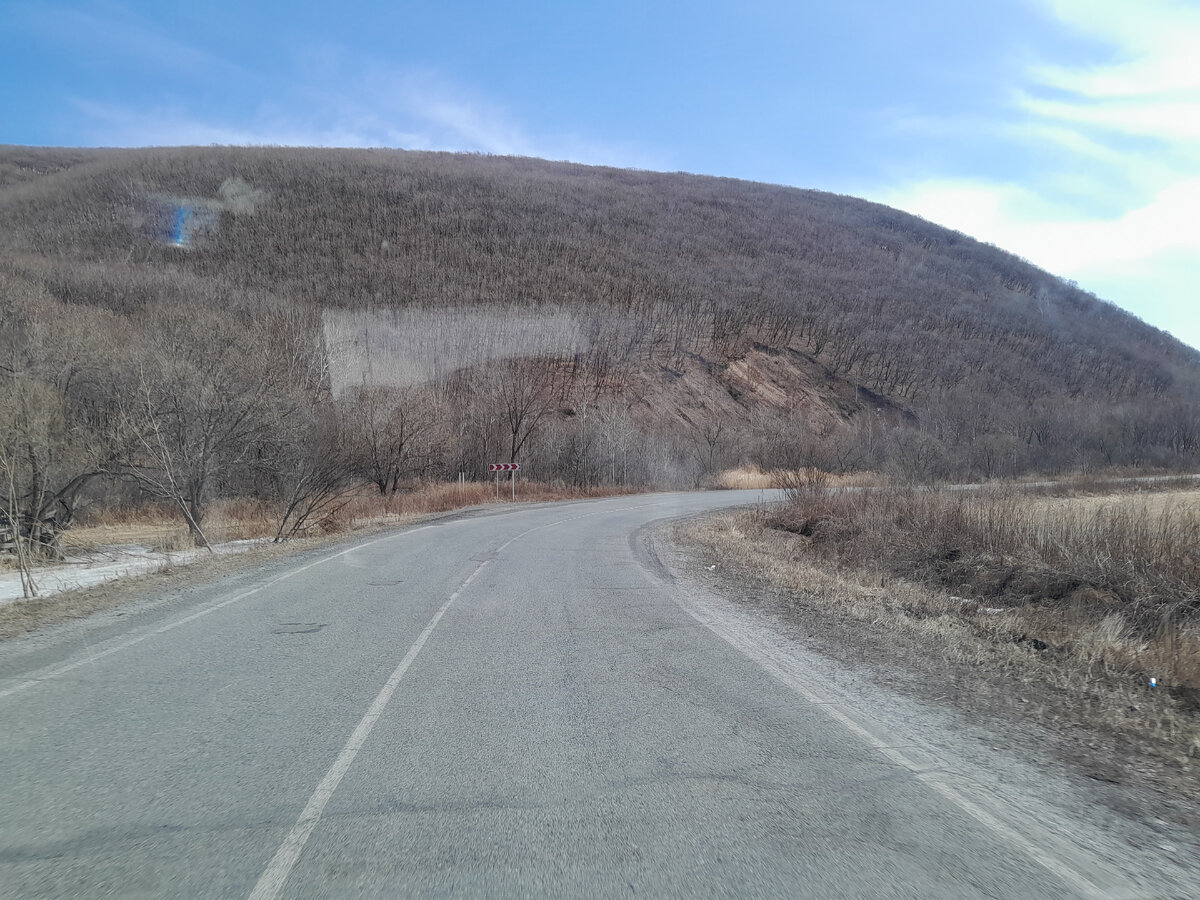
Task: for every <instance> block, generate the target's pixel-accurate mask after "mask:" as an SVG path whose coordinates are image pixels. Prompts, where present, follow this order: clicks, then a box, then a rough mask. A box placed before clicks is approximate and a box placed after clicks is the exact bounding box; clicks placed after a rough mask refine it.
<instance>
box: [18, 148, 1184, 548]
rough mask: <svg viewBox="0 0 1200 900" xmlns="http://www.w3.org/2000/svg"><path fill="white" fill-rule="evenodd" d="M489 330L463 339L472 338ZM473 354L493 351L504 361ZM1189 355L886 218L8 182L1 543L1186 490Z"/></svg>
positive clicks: (302, 184)
mask: <svg viewBox="0 0 1200 900" xmlns="http://www.w3.org/2000/svg"><path fill="white" fill-rule="evenodd" d="M472 322H473V323H474V324H473V325H472V326H471V327H465V326H464V325H463V323H472ZM489 335H490V336H491V337H489ZM485 344H486V346H484V345H485ZM1198 394H1200V355H1198V354H1197V353H1195V352H1194V351H1192V350H1190V349H1188V348H1186V347H1184V346H1183V345H1182V344H1180V343H1178V342H1177V341H1174V340H1173V339H1172V338H1170V337H1169V336H1168V335H1165V334H1163V333H1162V332H1159V331H1156V330H1154V329H1152V328H1150V327H1148V326H1146V325H1144V324H1143V323H1140V322H1138V321H1137V320H1135V319H1132V318H1131V317H1129V316H1127V315H1125V314H1124V313H1122V312H1120V311H1119V310H1117V309H1116V308H1115V307H1112V306H1111V305H1109V304H1106V303H1104V302H1102V301H1100V300H1097V299H1096V298H1094V297H1091V296H1090V295H1087V294H1085V293H1083V292H1081V291H1079V290H1077V289H1076V288H1074V287H1073V286H1071V285H1068V284H1065V283H1063V282H1062V281H1060V280H1059V279H1056V278H1054V277H1053V276H1050V275H1048V274H1047V273H1045V272H1042V271H1039V270H1037V269H1035V268H1034V267H1032V266H1030V265H1029V264H1027V263H1025V262H1023V261H1022V260H1019V259H1016V258H1015V257H1012V256H1010V255H1008V254H1005V253H1003V252H1001V251H999V250H997V249H995V248H992V247H988V246H985V245H982V244H979V243H978V242H975V241H972V240H970V239H968V238H966V237H964V236H963V235H960V234H957V233H955V232H951V231H947V230H946V229H942V228H938V227H937V226H934V225H932V224H930V223H928V222H924V221H922V220H920V219H918V218H915V217H912V216H907V215H904V214H902V213H898V212H896V211H895V210H890V209H887V208H886V207H882V206H879V205H876V204H871V203H866V202H864V201H859V200H855V199H853V198H848V197H837V196H833V195H829V194H822V193H819V192H814V191H800V190H794V189H788V188H781V187H775V186H770V185H761V184H751V183H746V182H738V181H732V180H726V179H713V178H700V177H693V176H685V175H663V174H656V173H650V172H631V171H617V170H611V169H600V168H590V167H584V166H575V165H567V164H557V163H547V162H542V161H537V160H527V159H504V158H492V157H478V156H464V155H452V154H431V153H406V152H401V151H388V152H374V151H335V150H300V149H279V148H255V149H238V148H177V149H148V150H129V151H103V152H101V151H94V152H93V151H75V150H72V151H59V150H37V149H30V148H0V474H3V475H4V479H5V481H4V486H5V489H4V491H3V492H2V493H3V494H4V496H3V497H0V500H3V504H0V505H2V510H0V516H2V517H3V519H4V522H5V523H10V525H9V526H5V525H4V523H0V530H3V528H4V527H11V528H15V529H16V530H17V531H19V532H20V533H21V535H22V538H23V543H22V542H21V541H18V542H16V543H17V544H18V545H20V546H22V547H24V548H25V549H27V550H28V551H29V552H30V553H32V554H44V555H51V556H52V555H54V554H55V553H56V552H57V547H58V542H59V540H60V539H61V535H62V533H63V532H64V530H65V529H67V528H69V527H70V526H71V525H72V524H73V522H74V520H75V519H76V517H77V516H78V515H79V514H80V512H81V511H83V510H84V509H86V508H87V507H88V506H89V505H90V504H91V505H94V504H99V505H101V506H109V505H111V504H112V503H114V502H118V501H119V502H123V503H134V504H137V503H145V502H152V503H165V504H167V505H168V506H169V507H170V508H172V509H173V510H174V511H175V514H176V515H177V516H178V517H179V519H180V520H181V521H182V522H183V523H184V524H185V525H186V527H187V529H188V534H189V536H190V540H193V541H195V542H197V543H199V544H201V545H203V544H204V543H205V542H206V541H207V540H208V539H209V538H210V535H209V530H210V528H211V527H214V525H213V523H212V521H211V519H210V518H209V517H210V511H211V509H213V508H214V506H213V505H214V504H216V503H219V502H222V501H234V500H238V499H244V500H248V501H254V502H260V503H262V504H263V505H264V506H263V508H264V509H269V511H270V513H269V514H270V516H271V517H272V522H273V530H272V534H273V536H274V537H276V538H277V539H280V540H283V539H286V538H288V537H289V536H292V535H296V534H301V533H305V532H307V531H310V530H312V529H314V528H318V527H321V526H320V523H322V522H325V521H333V520H334V519H336V518H337V517H338V516H339V515H342V514H343V512H342V511H343V510H344V508H345V506H346V504H347V503H351V502H354V501H353V498H354V497H355V496H357V495H358V492H359V489H360V487H361V486H362V485H363V484H371V485H374V488H375V490H376V491H377V492H378V493H379V495H380V496H381V497H384V498H390V497H394V496H396V495H398V494H400V493H402V492H403V490H404V487H403V486H404V485H408V484H411V483H413V480H414V479H429V478H432V479H440V480H455V479H456V478H457V477H458V476H459V475H460V473H461V474H462V475H464V476H465V478H466V480H467V481H468V482H474V481H477V480H482V479H486V477H487V476H486V466H487V464H488V463H492V462H508V461H516V460H519V461H520V462H521V464H522V467H523V468H522V471H523V473H526V474H528V475H531V476H533V477H534V478H536V479H538V480H541V481H562V482H563V483H565V484H567V485H570V486H571V487H572V488H573V489H580V490H587V489H591V488H605V489H608V488H614V487H626V486H629V487H638V486H643V487H644V486H649V485H662V486H685V485H700V484H711V483H712V482H713V479H714V478H715V476H716V475H717V474H718V473H720V472H721V471H724V470H726V469H729V468H732V467H736V466H739V465H750V466H757V467H759V468H760V469H761V470H763V471H768V470H772V469H776V468H783V469H787V470H791V471H798V470H802V469H804V468H805V467H816V468H819V469H821V470H823V471H829V472H833V473H836V474H838V475H839V476H849V475H853V474H855V473H861V472H875V473H880V475H882V476H890V477H893V478H901V479H905V480H910V481H920V482H930V481H935V480H938V479H951V478H957V479H964V478H994V477H1001V476H1011V475H1014V474H1019V473H1025V472H1046V473H1057V472H1063V471H1072V470H1094V469H1098V468H1105V467H1111V466H1126V467H1133V468H1136V469H1139V470H1145V469H1151V468H1154V469H1185V468H1188V467H1191V466H1195V465H1196V464H1197V463H1198V462H1200V413H1198V412H1197V409H1196V407H1195V403H1194V398H1195V397H1196V396H1197V395H1198Z"/></svg>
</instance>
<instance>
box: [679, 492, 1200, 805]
mask: <svg viewBox="0 0 1200 900" xmlns="http://www.w3.org/2000/svg"><path fill="white" fill-rule="evenodd" d="M1198 535H1200V490H1196V489H1195V488H1192V489H1189V490H1178V489H1176V490H1171V491H1158V492H1155V493H1152V494H1138V493H1125V494H1108V495H1088V496H1075V497H1061V496H1050V495H1045V496H1032V497H1031V496H1030V495H1029V494H1028V493H1027V492H1017V491H1012V490H1005V489H994V490H985V491H978V492H964V491H952V490H945V491H904V490H879V491H859V492H845V491H832V490H827V489H813V490H801V489H798V490H794V491H793V492H792V499H791V501H790V502H789V503H787V504H785V505H784V506H782V507H781V508H779V509H775V510H768V511H755V512H742V513H733V514H725V515H721V516H717V517H712V518H708V519H705V520H700V521H697V522H693V523H689V524H688V525H686V526H684V533H683V537H684V538H685V539H687V540H689V541H690V542H691V543H693V544H697V545H699V546H700V547H702V548H703V549H704V550H705V551H706V553H707V554H708V555H709V558H711V559H713V560H718V561H722V562H723V563H724V564H725V565H726V566H727V567H732V568H733V569H735V570H736V571H737V572H738V573H739V575H740V577H741V578H743V579H744V578H747V577H749V578H753V579H757V580H758V581H759V582H760V583H761V584H763V585H764V586H768V587H770V588H773V589H774V590H775V592H776V595H777V596H779V597H780V598H781V599H782V600H783V603H784V605H785V607H786V611H787V612H788V613H790V614H792V615H800V616H807V617H808V619H809V624H810V625H811V624H815V626H816V628H817V629H830V628H832V629H834V630H837V629H839V628H840V629H842V630H841V631H840V632H839V639H842V640H845V641H850V642H851V643H854V644H855V646H856V651H857V655H858V658H860V659H866V660H867V661H868V662H876V663H878V664H879V665H880V666H890V667H900V668H903V669H907V670H908V671H910V672H911V673H914V674H915V675H916V676H917V680H923V681H924V682H926V683H928V684H932V685H937V686H938V687H937V688H936V691H937V693H939V694H940V695H947V696H949V695H953V698H954V699H956V700H960V701H962V702H963V703H965V704H968V705H972V704H973V705H975V706H982V707H986V708H987V709H989V710H992V711H1006V712H1008V713H1015V714H1017V715H1019V717H1020V718H1021V719H1022V720H1023V721H1026V722H1029V721H1031V720H1032V721H1035V722H1037V723H1039V724H1040V725H1042V726H1046V727H1048V728H1049V729H1051V730H1053V731H1055V732H1056V733H1057V734H1058V736H1059V737H1060V738H1063V739H1064V740H1066V741H1067V743H1070V744H1073V745H1074V746H1075V747H1076V749H1080V748H1082V749H1083V750H1084V751H1092V752H1087V753H1085V755H1088V756H1090V757H1091V758H1092V759H1093V761H1096V760H1102V761H1105V762H1106V765H1104V766H1102V768H1104V770H1105V772H1106V773H1107V774H1106V775H1105V776H1104V777H1105V780H1123V779H1126V778H1133V777H1134V775H1137V778H1136V780H1144V779H1143V776H1144V777H1145V778H1146V779H1149V781H1151V782H1153V783H1154V784H1157V785H1159V786H1164V785H1167V786H1171V789H1172V790H1176V791H1182V792H1183V793H1185V794H1187V795H1188V796H1190V797H1192V798H1193V799H1200V603H1198V599H1197V598H1198V596H1200V563H1198V562H1197V559H1198V558H1200V551H1198V550H1197V547H1196V540H1197V536H1198ZM847 629H848V630H847ZM1151 678H1153V679H1155V684H1156V686H1155V687H1151V682H1150V679H1151Z"/></svg>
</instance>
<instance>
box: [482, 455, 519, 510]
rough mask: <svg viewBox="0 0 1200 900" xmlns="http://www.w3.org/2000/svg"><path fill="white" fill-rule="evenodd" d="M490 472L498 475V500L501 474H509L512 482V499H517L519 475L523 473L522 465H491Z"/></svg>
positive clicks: (498, 497)
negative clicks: (520, 472)
mask: <svg viewBox="0 0 1200 900" xmlns="http://www.w3.org/2000/svg"><path fill="white" fill-rule="evenodd" d="M488 471H489V472H495V473H496V499H497V500H499V499H500V473H501V472H509V473H510V479H511V481H512V498H513V500H514V501H515V500H516V499H517V473H518V472H519V471H521V464H520V463H491V464H490V465H489V466H488Z"/></svg>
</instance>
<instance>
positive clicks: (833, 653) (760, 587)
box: [634, 518, 1200, 896]
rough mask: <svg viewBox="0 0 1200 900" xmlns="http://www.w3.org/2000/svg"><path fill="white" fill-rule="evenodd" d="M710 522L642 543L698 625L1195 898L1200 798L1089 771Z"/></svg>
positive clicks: (647, 534) (649, 561)
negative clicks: (788, 580)
mask: <svg viewBox="0 0 1200 900" xmlns="http://www.w3.org/2000/svg"><path fill="white" fill-rule="evenodd" d="M698 521H703V518H693V519H684V520H676V521H673V522H667V523H659V524H656V525H654V526H651V527H649V528H646V529H643V530H642V531H641V532H640V533H639V534H638V535H637V536H636V537H635V539H634V543H635V549H637V550H638V552H639V556H640V557H641V558H642V561H643V563H644V564H645V565H646V566H647V568H648V570H649V571H650V572H651V573H652V574H654V575H655V577H657V578H658V579H659V580H663V581H664V582H666V583H669V585H670V586H671V588H672V590H673V592H674V594H675V596H676V597H677V598H679V599H680V602H681V605H685V608H687V609H688V611H689V612H691V613H692V614H693V615H694V616H696V617H697V618H698V619H700V620H702V621H704V620H708V621H712V622H717V623H719V626H720V627H721V628H722V629H724V630H726V631H728V632H729V633H731V634H733V635H735V638H734V639H735V640H736V641H738V642H742V643H745V644H746V646H747V647H750V648H758V649H751V650H750V651H749V652H751V653H761V655H762V656H763V657H764V658H765V659H766V660H767V662H766V665H765V667H768V668H770V667H771V665H773V663H772V662H771V661H770V660H772V659H773V660H775V661H776V663H775V664H777V665H779V666H782V667H783V668H784V669H787V670H788V671H790V672H792V673H794V675H795V677H797V678H799V679H800V680H801V682H802V683H803V684H805V685H808V687H804V688H801V691H802V692H803V691H810V692H812V694H813V696H817V695H820V696H823V697H826V698H828V699H827V700H826V701H823V702H827V703H829V704H830V705H831V706H832V707H835V708H837V709H840V710H844V711H845V712H846V714H847V715H848V716H850V717H851V719H852V720H853V721H854V722H857V723H861V724H862V725H863V727H864V728H866V729H867V730H869V731H870V732H871V733H872V734H873V735H877V736H879V738H880V740H881V741H882V742H883V744H885V745H886V746H887V747H903V748H909V749H906V750H905V751H903V752H905V753H906V754H907V755H908V756H909V757H911V758H912V759H916V760H929V761H930V764H931V765H932V766H933V767H934V768H937V769H939V770H944V771H947V772H949V773H951V774H952V777H953V778H954V780H955V783H956V784H959V785H965V786H967V788H966V790H967V792H968V794H969V795H970V796H974V797H975V798H976V799H978V800H980V801H981V802H982V803H984V804H985V805H986V806H987V807H988V808H993V809H998V810H999V811H1000V814H1001V815H1003V816H1004V817H1005V818H1006V819H1007V820H1008V821H1010V822H1012V823H1013V826H1014V827H1018V828H1019V827H1022V823H1028V822H1036V823H1040V826H1039V827H1042V828H1049V829H1050V833H1051V834H1053V833H1055V832H1056V831H1057V832H1062V833H1066V834H1070V835H1072V837H1073V839H1074V840H1075V841H1076V842H1080V841H1082V843H1083V845H1084V846H1085V848H1086V850H1087V852H1086V853H1085V858H1086V859H1087V860H1092V861H1094V860H1103V859H1105V858H1114V859H1121V860H1123V862H1125V863H1126V865H1128V866H1132V867H1133V868H1134V869H1136V870H1137V875H1138V877H1137V879H1136V880H1137V881H1138V882H1139V883H1141V884H1143V885H1144V884H1145V882H1146V879H1150V880H1154V881H1157V878H1158V876H1157V875H1155V874H1154V873H1155V872H1156V871H1161V872H1162V873H1164V875H1163V877H1164V878H1165V879H1166V880H1165V881H1163V882H1161V883H1158V884H1157V885H1156V887H1155V890H1156V891H1159V892H1166V893H1161V895H1163V896H1172V895H1177V896H1188V891H1187V890H1184V891H1183V892H1182V893H1179V894H1174V893H1173V891H1175V890H1178V889H1179V886H1180V885H1188V884H1193V885H1194V884H1195V883H1197V882H1198V881H1200V867H1198V866H1197V860H1200V852H1198V851H1200V810H1198V809H1197V806H1196V804H1194V803H1192V802H1190V801H1188V800H1186V799H1184V798H1181V797H1179V796H1173V795H1171V794H1170V793H1169V792H1167V791H1163V790H1161V789H1155V788H1154V787H1150V786H1146V785H1145V784H1142V783H1138V782H1136V781H1132V780H1130V779H1125V780H1117V779H1114V778H1110V777H1106V776H1105V774H1104V772H1103V771H1101V772H1097V771H1095V770H1093V769H1089V763H1091V762H1092V757H1089V756H1085V755H1082V754H1079V753H1078V752H1076V753H1074V754H1072V753H1071V752H1070V748H1069V747H1064V746H1062V743H1061V742H1062V741H1064V740H1065V739H1064V738H1063V736H1061V735H1058V734H1054V733H1048V732H1047V730H1046V729H1045V728H1044V727H1043V726H1042V724H1041V723H1034V722H1023V721H1022V720H1021V719H1020V717H1019V716H1016V717H1010V716H1004V715H1002V714H1000V713H999V711H998V710H997V709H996V708H995V706H994V704H990V703H986V702H984V703H973V702H972V698H971V694H970V692H969V690H968V688H969V687H970V686H969V685H964V684H962V683H960V682H961V681H962V679H961V678H960V674H961V673H960V672H959V671H958V667H957V666H956V664H955V661H954V660H949V659H945V658H942V657H939V656H938V655H937V654H936V653H933V652H930V648H929V647H922V646H921V645H920V642H919V641H917V640H915V639H914V638H913V637H912V636H911V635H903V634H898V633H897V632H896V631H895V630H894V629H888V628H886V627H885V626H884V625H882V624H879V623H864V622H858V621H853V620H849V619H847V618H845V617H842V616H838V615H836V614H834V613H832V612H831V611H829V610H828V609H822V608H820V606H819V605H817V604H813V603H805V602H802V601H800V600H798V598H797V597H796V596H794V594H792V593H791V592H788V591H784V590H782V589H780V588H779V587H777V586H774V585H772V584H770V583H769V582H767V581H766V580H765V579H764V578H762V577H761V574H760V573H757V572H755V571H753V570H751V569H747V568H745V567H741V568H739V567H738V566H737V565H734V564H733V563H732V562H731V561H729V560H728V559H723V558H720V557H718V555H717V554H715V553H714V552H713V551H712V549H711V548H710V547H706V546H705V545H704V544H703V543H701V542H699V541H697V540H696V539H695V536H694V532H693V531H691V528H690V526H691V525H692V524H693V523H695V522H698ZM744 652H746V651H744ZM1000 681H1001V682H1002V677H1001V678H1000ZM1002 688H1003V684H1002V683H995V684H993V689H994V690H1001V689H1002ZM810 699H811V698H810ZM1110 764H1113V763H1111V761H1110ZM1063 852H1064V853H1066V854H1067V855H1068V856H1069V855H1070V854H1071V852H1072V851H1071V850H1070V849H1069V848H1065V849H1064V850H1063ZM1089 864H1091V863H1089ZM1085 870H1086V869H1085Z"/></svg>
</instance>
